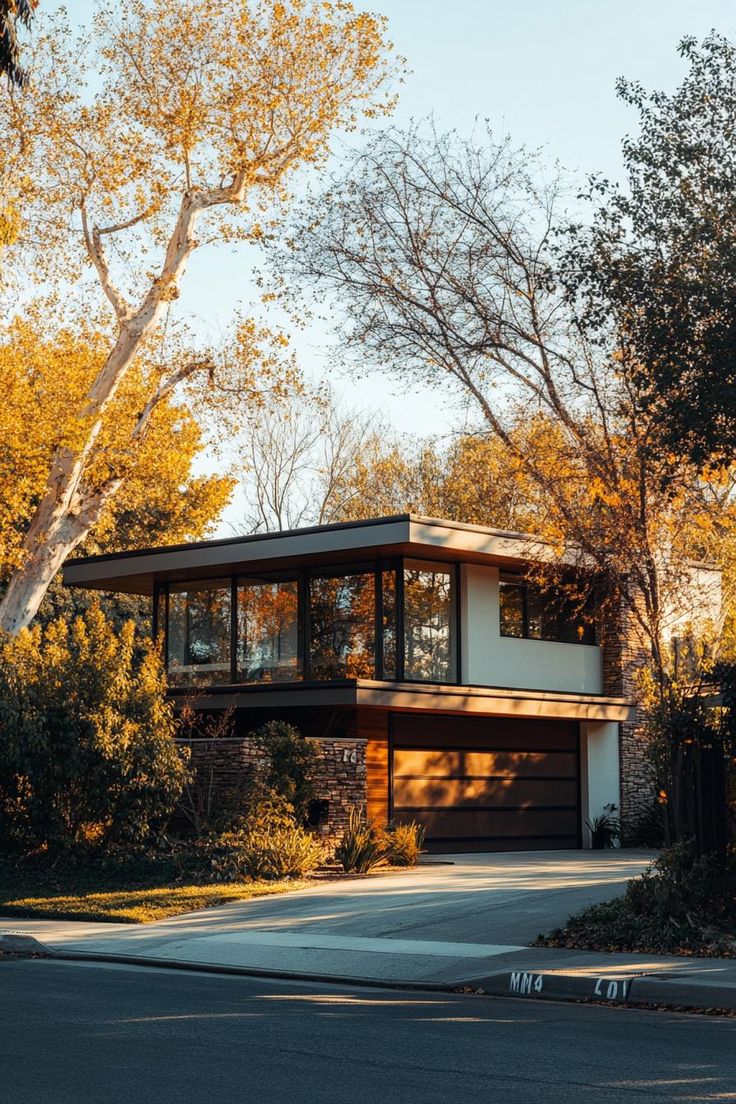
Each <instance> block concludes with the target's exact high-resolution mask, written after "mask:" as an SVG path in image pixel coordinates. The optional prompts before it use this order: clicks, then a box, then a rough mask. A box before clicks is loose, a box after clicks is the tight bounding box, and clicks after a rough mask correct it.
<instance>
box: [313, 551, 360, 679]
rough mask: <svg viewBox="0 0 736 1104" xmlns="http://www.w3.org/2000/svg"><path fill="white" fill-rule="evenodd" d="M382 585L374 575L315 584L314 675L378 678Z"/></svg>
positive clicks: (334, 578) (322, 577)
mask: <svg viewBox="0 0 736 1104" xmlns="http://www.w3.org/2000/svg"><path fill="white" fill-rule="evenodd" d="M375 659H376V581H375V574H374V573H373V572H368V571H365V572H356V573H355V574H345V575H316V576H313V577H312V578H311V579H310V580H309V675H310V678H315V679H339V678H368V679H370V678H375Z"/></svg>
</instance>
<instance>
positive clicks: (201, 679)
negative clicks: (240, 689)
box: [166, 579, 231, 686]
mask: <svg viewBox="0 0 736 1104" xmlns="http://www.w3.org/2000/svg"><path fill="white" fill-rule="evenodd" d="M168 628H169V631H168V646H167V657H166V658H167V666H168V671H169V682H170V683H171V684H172V685H174V686H196V685H198V684H201V683H208V682H230V635H231V590H230V582H229V580H228V581H227V582H223V580H222V579H214V580H209V581H207V582H194V583H181V584H172V585H171V586H170V587H169V626H168Z"/></svg>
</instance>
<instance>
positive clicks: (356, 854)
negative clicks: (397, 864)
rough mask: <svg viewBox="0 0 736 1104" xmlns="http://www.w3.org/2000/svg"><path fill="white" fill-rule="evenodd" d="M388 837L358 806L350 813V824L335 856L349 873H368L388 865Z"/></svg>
mask: <svg viewBox="0 0 736 1104" xmlns="http://www.w3.org/2000/svg"><path fill="white" fill-rule="evenodd" d="M386 851H387V846H386V837H385V836H384V835H383V833H381V832H379V831H378V829H377V828H376V826H375V825H374V824H372V823H371V822H370V821H369V820H367V819H366V817H365V815H364V814H363V813H362V812H361V811H360V810H359V809H357V808H355V807H353V808H351V810H350V812H349V814H348V826H347V828H346V829H345V833H344V835H343V837H342V839H341V841H340V843H339V844H338V846H337V847H336V848H335V858H336V859H337V861H338V862H339V863H340V865H341V866H342V868H343V870H344V871H345V872H346V873H348V874H368V873H369V872H370V871H371V870H378V869H379V868H380V867H382V866H387V865H388V858H387V855H386Z"/></svg>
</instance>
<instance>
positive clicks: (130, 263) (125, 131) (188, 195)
mask: <svg viewBox="0 0 736 1104" xmlns="http://www.w3.org/2000/svg"><path fill="white" fill-rule="evenodd" d="M80 62H81V64H80ZM30 64H31V65H32V67H33V71H34V81H33V84H32V86H31V87H30V89H29V90H28V91H27V92H26V93H24V95H23V96H21V97H11V98H8V99H7V100H6V101H4V102H3V103H2V107H1V109H0V110H1V114H0V149H2V150H3V154H4V156H5V157H6V158H7V159H8V160H9V161H11V162H12V164H13V171H14V180H15V181H16V183H17V187H18V191H19V197H20V202H19V206H20V210H21V216H22V218H21V226H20V229H19V232H18V234H17V237H16V239H15V242H14V244H13V245H12V246H11V247H10V249H9V250H7V251H6V252H7V253H9V254H10V255H11V260H10V261H8V262H6V263H7V264H8V265H10V266H15V269H16V271H17V272H22V273H23V274H25V275H26V276H28V275H32V276H33V277H34V278H36V279H38V280H39V281H42V282H43V283H44V287H45V288H48V287H49V286H51V287H52V288H54V289H55V291H56V294H57V300H56V307H55V314H54V313H52V315H51V316H50V317H49V319H48V322H49V326H50V327H53V326H54V324H55V323H57V322H59V320H60V319H62V318H63V317H64V312H65V309H66V310H68V307H66V308H65V306H64V304H65V302H67V303H68V302H71V303H73V304H74V307H75V309H76V311H77V315H78V316H79V315H80V314H81V315H84V314H89V315H91V316H92V317H94V318H97V317H99V316H100V312H101V303H103V302H104V303H105V305H106V308H107V311H108V317H107V325H106V327H105V328H104V330H102V331H101V334H103V335H104V342H105V347H104V355H103V356H102V357H101V359H100V362H99V365H98V367H97V370H96V371H95V373H94V375H93V376H92V378H91V379H90V381H89V383H88V386H87V387H86V388H85V390H84V392H83V394H82V395H81V396H80V398H79V401H78V403H77V405H76V409H75V411H74V414H73V416H72V417H71V418H70V419H69V421H68V423H67V426H66V427H65V431H64V433H63V434H62V435H61V439H60V440H59V441H58V444H57V447H56V448H55V450H54V454H53V457H52V458H51V461H50V463H49V466H48V470H47V472H46V476H45V482H44V486H43V488H42V490H41V492H40V494H39V495H38V497H37V502H36V504H35V507H34V509H33V512H32V515H31V517H30V519H29V521H28V524H27V526H26V527H25V529H24V532H23V536H22V541H21V543H20V548H19V550H18V562H17V566H15V567H14V568H13V569H12V571H11V572H10V574H9V576H8V580H7V587H6V590H5V593H4V596H3V598H2V601H0V628H2V629H4V630H6V631H9V632H11V633H13V632H17V631H18V630H19V629H20V628H21V627H23V626H26V625H27V624H28V623H29V622H30V620H31V619H32V617H33V615H34V613H35V612H36V610H37V608H38V605H39V603H40V601H41V599H42V597H43V595H44V593H45V591H46V589H47V588H48V586H49V583H50V581H51V579H52V578H53V577H54V575H55V573H56V572H57V570H58V569H59V567H60V565H61V564H62V563H63V561H64V559H65V558H66V557H67V556H68V555H69V554H70V553H71V552H72V551H73V549H74V548H76V547H77V546H78V545H79V544H80V543H81V542H82V541H84V540H85V538H86V537H87V535H88V534H89V533H90V531H91V529H92V528H93V527H94V526H95V525H96V524H97V522H98V521H99V519H100V518H101V517H102V515H103V513H104V511H105V510H106V508H107V507H108V505H109V503H110V502H111V500H112V499H114V498H115V497H116V496H117V495H118V494H119V493H120V491H121V488H122V487H123V485H124V484H125V482H126V480H127V479H128V478H129V477H130V474H131V472H132V471H133V470H134V468H135V464H136V459H137V456H138V455H139V451H140V449H141V448H143V446H144V442H145V441H146V439H147V435H148V433H149V427H150V426H151V425H152V422H153V419H154V415H155V412H156V410H157V409H158V408H159V407H160V405H161V404H162V403H164V402H165V401H166V400H167V399H168V398H170V397H171V396H172V395H175V394H177V393H178V392H179V390H180V388H181V387H182V386H184V385H185V384H186V383H187V381H189V383H190V385H191V386H193V387H194V388H195V390H196V389H197V386H198V387H199V390H200V392H203V393H204V394H205V396H206V397H207V398H208V399H209V400H210V401H213V402H214V401H215V397H216V396H217V395H218V394H220V395H222V396H223V402H224V401H225V399H226V398H229V397H232V396H233V395H235V396H240V395H243V394H244V395H245V397H246V399H249V398H250V399H251V401H253V399H254V397H255V392H256V391H257V388H256V387H255V385H254V378H253V368H254V361H255V360H257V359H258V358H257V353H255V352H254V347H255V346H256V345H257V342H255V341H254V340H249V337H250V338H252V337H253V335H252V334H248V333H246V335H245V338H244V337H243V334H242V332H240V334H239V343H238V342H236V346H235V348H234V350H232V355H230V356H227V357H222V356H221V357H212V356H209V355H208V356H202V355H201V354H195V353H193V352H191V351H189V350H187V349H181V350H179V351H178V353H177V355H176V357H175V358H173V361H172V360H171V359H170V360H166V359H164V360H163V362H162V360H161V358H160V357H155V356H154V355H153V350H154V349H155V347H156V342H157V341H159V340H160V336H161V332H162V326H163V323H164V322H165V321H166V318H167V316H169V314H170V313H171V311H172V308H173V305H174V304H175V301H176V299H177V297H178V295H179V288H180V284H181V281H182V278H183V276H184V272H185V269H186V267H187V263H188V261H189V260H190V258H191V256H192V253H193V252H194V251H195V250H196V249H197V248H198V247H199V246H202V245H204V244H208V245H213V244H217V243H225V242H233V241H239V242H242V241H253V240H258V239H259V238H260V237H261V236H262V235H263V234H264V232H265V230H266V228H267V227H268V225H269V221H270V220H271V219H272V217H274V216H273V211H274V209H275V207H274V205H275V204H278V203H283V201H284V200H285V199H286V198H287V187H288V185H289V180H290V178H291V177H292V176H293V174H294V172H295V171H296V170H297V169H299V168H303V167H305V166H310V165H318V164H320V163H321V162H322V161H323V159H324V157H325V156H326V154H327V151H328V143H329V139H330V136H331V134H332V133H333V132H334V131H335V130H336V129H337V128H349V127H351V126H353V125H354V124H355V122H356V120H357V118H358V116H359V114H361V113H364V114H372V113H375V112H377V111H381V110H385V109H386V108H387V107H388V106H389V104H390V99H389V97H387V96H386V95H385V94H384V93H383V92H382V88H383V86H384V83H385V81H386V78H387V76H388V75H389V72H390V70H391V68H392V66H393V62H392V61H391V60H390V57H389V53H388V46H387V43H386V42H385V38H384V27H383V21H382V20H381V19H379V18H376V17H373V16H371V15H368V14H366V13H361V12H356V11H355V10H354V9H353V8H352V6H351V5H350V4H345V3H334V4H331V3H312V2H309V0H286V2H284V3H276V4H274V3H267V2H265V0H264V2H262V3H259V2H257V0H254V2H252V3H249V2H247V0H222V2H221V3H219V4H217V5H215V6H213V5H211V4H209V3H206V2H205V0H186V2H184V3H178V4H171V3H170V2H167V0H150V2H142V0H133V2H131V3H126V4H125V5H117V4H113V3H106V2H103V3H102V4H101V5H100V7H99V9H98V12H97V15H96V19H95V29H94V33H93V34H92V35H90V36H89V37H86V36H84V35H83V36H81V37H78V38H77V39H76V40H75V39H74V36H73V35H72V34H71V32H70V30H69V28H68V27H65V26H64V25H63V16H56V17H53V18H50V19H49V20H47V21H46V22H43V23H41V21H39V26H38V35H37V37H36V40H35V42H34V44H33V50H32V51H31V52H30ZM80 73H81V74H84V75H86V81H87V83H83V81H82V79H81V78H80ZM243 343H245V345H246V346H247V348H246V350H245V355H244V356H241V353H242V352H243V350H242V345H243ZM142 358H148V365H149V370H146V368H144V367H141V366H142V364H143V359H142ZM243 361H244V362H245V363H244V364H243ZM136 370H138V371H139V372H140V376H139V383H140V386H139V387H138V394H137V399H138V401H137V403H136V404H134V411H135V412H134V415H133V416H132V417H130V418H129V419H128V420H127V422H126V423H125V426H122V425H121V426H119V427H118V428H119V430H120V432H122V433H124V434H125V438H126V441H125V444H126V449H127V460H126V463H125V464H124V465H122V467H120V468H118V467H117V466H116V465H111V466H110V470H109V471H107V472H105V473H104V474H103V476H102V477H100V476H99V474H98V473H99V470H100V467H102V468H104V466H105V464H104V456H105V453H104V446H103V440H104V434H105V427H106V424H107V420H108V414H109V412H110V410H111V409H112V408H113V406H114V404H115V402H116V399H117V397H118V395H119V394H120V393H121V389H122V388H123V387H124V386H126V385H128V384H129V383H130V381H131V380H132V378H133V373H134V372H135V371H136ZM193 380H198V381H200V383H199V384H198V385H196V384H193V383H192V381H193ZM131 409H133V407H131ZM122 451H125V450H122ZM121 454H122V453H121Z"/></svg>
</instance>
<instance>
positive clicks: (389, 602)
mask: <svg viewBox="0 0 736 1104" xmlns="http://www.w3.org/2000/svg"><path fill="white" fill-rule="evenodd" d="M396 609H397V606H396V572H395V571H383V572H382V573H381V668H382V670H381V678H384V679H395V678H397V677H398V663H397V655H396V620H397V618H396Z"/></svg>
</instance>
